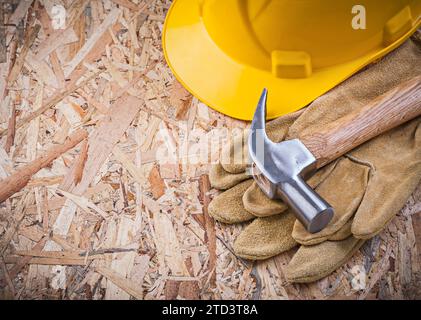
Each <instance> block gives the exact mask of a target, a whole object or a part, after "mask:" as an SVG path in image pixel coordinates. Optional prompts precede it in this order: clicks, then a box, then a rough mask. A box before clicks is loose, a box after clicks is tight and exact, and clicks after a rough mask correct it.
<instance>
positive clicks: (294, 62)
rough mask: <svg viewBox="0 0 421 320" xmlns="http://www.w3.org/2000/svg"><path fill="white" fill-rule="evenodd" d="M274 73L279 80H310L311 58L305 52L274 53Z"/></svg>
mask: <svg viewBox="0 0 421 320" xmlns="http://www.w3.org/2000/svg"><path fill="white" fill-rule="evenodd" d="M272 73H273V75H274V76H275V77H277V78H287V79H297V78H308V77H310V76H311V73H312V65H311V57H310V55H309V54H308V53H307V52H305V51H281V50H275V51H272Z"/></svg>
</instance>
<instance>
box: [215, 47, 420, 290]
mask: <svg viewBox="0 0 421 320" xmlns="http://www.w3.org/2000/svg"><path fill="white" fill-rule="evenodd" d="M420 72H421V52H420V45H419V44H418V43H416V40H408V41H407V42H406V43H405V44H403V45H402V46H401V47H399V48H398V49H396V50H395V51H394V52H392V53H390V54H389V55H387V56H386V57H384V58H383V59H382V60H380V61H379V62H377V63H376V64H373V65H371V66H369V67H368V68H367V69H365V70H363V71H362V72H360V73H358V74H356V75H354V76H353V77H351V78H350V79H348V80H346V81H345V82H343V83H342V84H341V85H339V86H338V87H336V88H334V89H332V90H331V91H330V92H328V93H326V94H325V95H323V96H322V97H320V98H318V99H317V100H315V101H314V102H313V103H312V104H311V105H310V106H309V107H308V108H307V109H306V110H305V111H304V113H303V114H302V115H300V116H299V117H298V118H297V119H294V117H293V116H290V117H286V118H280V119H276V120H274V121H272V122H270V123H269V124H268V128H269V127H270V132H269V134H268V135H269V137H270V138H272V140H274V141H281V140H282V139H284V138H285V139H293V138H297V137H298V138H299V137H300V136H301V135H303V134H309V133H311V132H317V129H318V128H319V127H321V126H323V125H324V124H327V123H330V122H332V121H335V120H337V119H338V118H340V117H342V116H344V115H346V114H347V113H349V112H351V111H354V110H355V109H358V108H361V107H362V106H364V105H365V104H366V103H368V102H369V101H371V100H372V99H374V98H376V97H377V96H379V95H381V94H383V93H385V92H386V91H388V90H390V89H392V88H393V87H395V86H396V85H398V84H399V83H401V82H404V81H406V80H409V79H410V78H412V77H414V76H416V75H419V74H420ZM275 121H277V122H275ZM420 121H421V120H420V118H417V119H414V120H412V121H410V122H408V123H406V124H403V125H401V126H399V127H397V128H395V129H393V130H390V131H388V132H386V133H384V134H382V135H381V136H379V137H376V138H374V139H372V140H370V141H368V142H366V143H364V144H363V145H361V146H360V147H358V148H356V149H354V150H352V151H351V152H349V153H348V154H346V155H344V156H343V157H341V158H339V159H338V160H336V161H335V162H333V163H331V164H329V165H328V166H326V167H324V168H322V169H321V170H319V171H318V172H317V173H316V175H315V176H314V177H312V178H311V179H310V180H309V181H308V182H309V184H310V185H311V186H312V187H313V188H315V189H316V190H317V192H318V193H319V194H320V195H321V196H323V197H324V198H325V199H326V200H327V201H328V202H329V203H330V204H331V205H332V206H333V207H334V209H335V216H334V218H333V219H332V221H331V222H330V223H329V225H328V226H327V227H326V228H325V229H323V230H322V231H320V232H318V233H315V234H310V233H308V232H307V231H306V230H305V229H304V227H303V226H302V225H301V223H299V222H298V221H296V219H295V217H294V215H293V213H292V212H291V211H290V210H289V209H287V207H286V206H285V205H284V204H283V203H282V202H280V201H276V200H270V199H268V198H267V197H266V196H265V195H264V194H263V192H261V191H260V189H259V188H258V187H257V185H256V184H255V183H254V182H253V181H252V180H250V179H249V178H250V177H249V176H247V175H246V174H245V173H244V169H245V165H237V164H232V163H225V164H224V163H221V164H219V165H216V166H214V168H213V169H212V170H211V173H210V179H211V183H212V185H213V186H215V187H217V188H222V189H227V188H228V190H226V191H225V192H223V193H222V194H221V195H219V196H218V197H216V198H215V199H214V200H213V201H212V202H211V203H210V205H209V212H210V214H211V215H212V216H213V217H214V218H215V219H217V220H219V221H222V222H225V223H236V222H244V221H247V220H251V219H254V220H253V221H252V223H250V224H249V225H248V226H247V227H246V228H245V229H244V231H243V232H242V233H241V234H240V236H239V237H238V238H237V239H236V241H235V243H234V251H235V252H236V254H237V255H239V256H241V257H244V258H248V259H266V258H269V257H272V256H274V255H277V254H279V253H282V252H283V251H286V250H288V249H290V248H292V247H294V246H296V245H300V248H299V249H298V251H297V252H296V254H295V255H294V257H293V258H292V260H291V261H290V263H289V265H288V266H287V268H286V270H285V271H286V277H287V279H288V280H290V281H291V282H312V281H315V280H318V279H320V278H322V277H324V276H327V275H328V274H330V273H331V272H333V271H334V270H336V269H337V268H338V267H340V266H341V265H343V264H344V263H346V261H347V260H348V259H349V258H350V257H351V256H352V255H353V254H354V253H355V251H357V250H358V249H359V247H360V246H361V245H362V244H363V243H364V241H365V240H366V239H369V238H371V237H373V236H374V235H376V234H378V233H379V232H381V230H382V229H383V228H384V227H385V225H386V224H387V223H388V222H389V221H390V220H391V219H392V218H393V217H394V216H395V214H396V213H397V212H398V211H399V210H400V209H401V208H402V207H403V205H404V204H405V202H406V200H407V199H408V197H409V196H410V194H411V193H412V192H413V190H414V189H415V187H416V185H417V184H418V182H419V180H420V175H421V128H420V126H421V125H420ZM240 140H242V139H240ZM240 142H241V141H238V140H237V141H235V142H234V144H233V145H231V146H230V147H229V148H227V150H225V152H223V155H224V156H225V157H228V158H229V157H233V156H234V155H235V151H236V150H240V149H241V148H239V147H238V146H237V147H234V146H235V145H236V143H237V144H238V143H240Z"/></svg>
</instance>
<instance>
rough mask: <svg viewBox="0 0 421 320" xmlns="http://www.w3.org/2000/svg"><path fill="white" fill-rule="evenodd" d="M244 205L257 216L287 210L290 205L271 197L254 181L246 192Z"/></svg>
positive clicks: (266, 215) (265, 215)
mask: <svg viewBox="0 0 421 320" xmlns="http://www.w3.org/2000/svg"><path fill="white" fill-rule="evenodd" d="M243 205H244V208H246V210H247V211H248V212H250V213H252V214H254V215H255V216H256V217H268V216H271V215H274V214H278V213H281V212H283V211H285V210H286V209H287V208H288V207H287V206H286V204H284V203H283V202H282V201H280V200H272V199H269V198H268V197H267V196H266V195H265V194H264V193H263V191H262V190H261V189H260V187H259V186H258V185H257V183H256V182H254V183H253V184H252V185H251V186H250V187H249V188H248V189H247V190H246V192H245V193H244V196H243Z"/></svg>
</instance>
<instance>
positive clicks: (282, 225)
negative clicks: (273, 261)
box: [234, 211, 296, 260]
mask: <svg viewBox="0 0 421 320" xmlns="http://www.w3.org/2000/svg"><path fill="white" fill-rule="evenodd" d="M294 221H295V216H294V215H293V214H292V212H290V211H287V212H285V213H283V214H278V215H275V216H270V217H267V218H257V219H255V220H254V221H253V222H252V223H250V224H249V225H248V226H247V227H246V228H245V229H244V231H243V232H241V233H240V235H239V236H238V238H237V239H236V240H235V242H234V252H235V253H236V254H237V255H238V256H240V257H242V258H245V259H250V260H262V259H267V258H270V257H273V256H275V255H277V254H279V253H281V252H284V251H287V250H289V249H291V248H293V247H294V246H295V245H296V242H295V240H294V239H293V238H292V237H291V231H292V227H293V225H294Z"/></svg>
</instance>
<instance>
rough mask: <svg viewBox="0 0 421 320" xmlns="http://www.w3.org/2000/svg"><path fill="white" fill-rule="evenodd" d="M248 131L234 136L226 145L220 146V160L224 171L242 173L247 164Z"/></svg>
mask: <svg viewBox="0 0 421 320" xmlns="http://www.w3.org/2000/svg"><path fill="white" fill-rule="evenodd" d="M248 132H249V130H245V131H244V132H243V133H242V134H239V135H237V136H235V137H234V138H233V139H232V140H231V141H230V142H229V143H228V145H227V146H226V147H224V148H222V151H221V157H220V162H221V164H222V167H223V168H224V170H225V171H227V172H229V173H234V174H238V173H242V172H244V171H246V169H247V166H248V164H249V157H248V144H247V139H248Z"/></svg>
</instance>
